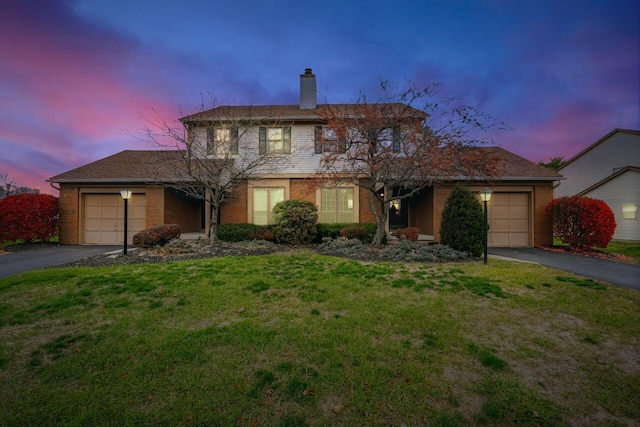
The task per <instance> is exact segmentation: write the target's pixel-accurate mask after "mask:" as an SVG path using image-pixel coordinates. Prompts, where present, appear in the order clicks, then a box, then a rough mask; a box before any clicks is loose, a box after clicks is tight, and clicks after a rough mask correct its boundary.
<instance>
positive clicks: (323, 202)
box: [320, 187, 354, 224]
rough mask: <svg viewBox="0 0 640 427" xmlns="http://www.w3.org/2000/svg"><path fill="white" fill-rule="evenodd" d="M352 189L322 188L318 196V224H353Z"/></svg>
mask: <svg viewBox="0 0 640 427" xmlns="http://www.w3.org/2000/svg"><path fill="white" fill-rule="evenodd" d="M353 209H354V203H353V188H349V187H337V188H335V187H334V188H323V189H322V190H321V195H320V222H321V223H325V224H330V223H336V222H353Z"/></svg>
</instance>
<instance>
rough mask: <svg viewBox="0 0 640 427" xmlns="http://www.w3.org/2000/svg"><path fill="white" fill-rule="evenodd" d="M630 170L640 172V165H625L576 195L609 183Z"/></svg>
mask: <svg viewBox="0 0 640 427" xmlns="http://www.w3.org/2000/svg"><path fill="white" fill-rule="evenodd" d="M629 171H632V172H637V173H640V167H635V166H627V167H624V168H622V169H620V170H619V171H618V172H616V173H614V174H611V175H609V176H608V177H606V178H605V179H603V180H602V181H599V182H596V183H595V184H593V185H592V186H591V187H589V188H587V189H585V190H582V191H581V192H579V193H578V194H576V196H584V195H585V194H587V193H589V192H591V191H593V190H595V189H596V188H598V187H600V186H601V185H603V184H605V183H607V182H609V181H612V180H614V179H616V178H617V177H619V176H620V175H622V174H624V173H626V172H629Z"/></svg>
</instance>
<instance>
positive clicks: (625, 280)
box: [489, 248, 640, 290]
mask: <svg viewBox="0 0 640 427" xmlns="http://www.w3.org/2000/svg"><path fill="white" fill-rule="evenodd" d="M489 254H491V255H497V256H501V257H506V258H511V259H517V260H520V261H528V262H535V263H538V264H542V265H545V266H547V267H553V268H557V269H558V270H563V271H568V272H569V273H573V274H577V275H580V276H584V277H588V278H590V279H595V280H602V281H603V282H608V283H611V284H614V285H618V286H625V287H627V288H632V289H636V290H640V265H633V264H627V263H624V262H617V261H609V260H606V259H599V258H589V257H586V256H579V255H572V254H567V253H559V252H550V251H545V250H542V249H538V248H489Z"/></svg>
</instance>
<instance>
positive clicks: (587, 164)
mask: <svg viewBox="0 0 640 427" xmlns="http://www.w3.org/2000/svg"><path fill="white" fill-rule="evenodd" d="M558 172H560V173H561V174H562V175H564V177H565V178H566V180H565V181H563V182H562V184H561V185H560V186H558V187H557V188H556V190H555V196H556V197H564V196H575V195H578V196H585V197H590V198H593V199H598V200H602V201H604V202H605V203H606V204H607V205H609V207H610V208H611V210H612V211H613V213H614V215H615V218H616V224H617V225H616V231H615V234H614V235H613V239H614V240H621V241H635V242H638V241H640V220H639V218H638V207H639V206H640V131H637V130H626V129H614V130H613V131H611V132H609V133H608V134H607V135H605V136H604V137H602V138H600V139H599V140H598V141H596V142H595V143H593V144H592V145H590V146H589V147H587V148H586V149H584V150H583V151H581V152H580V153H578V154H577V155H576V156H574V157H572V158H571V159H569V160H568V161H567V162H566V163H565V164H564V165H562V166H561V167H560V168H558Z"/></svg>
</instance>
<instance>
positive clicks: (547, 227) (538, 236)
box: [533, 184, 553, 246]
mask: <svg viewBox="0 0 640 427" xmlns="http://www.w3.org/2000/svg"><path fill="white" fill-rule="evenodd" d="M534 188H535V190H534V197H533V200H534V202H533V203H534V215H535V216H534V229H535V232H534V235H533V245H534V246H547V245H552V244H553V221H552V218H551V216H550V215H548V214H547V212H546V208H547V205H548V204H549V202H550V201H551V200H552V199H553V186H552V185H551V184H546V185H536V186H534Z"/></svg>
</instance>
